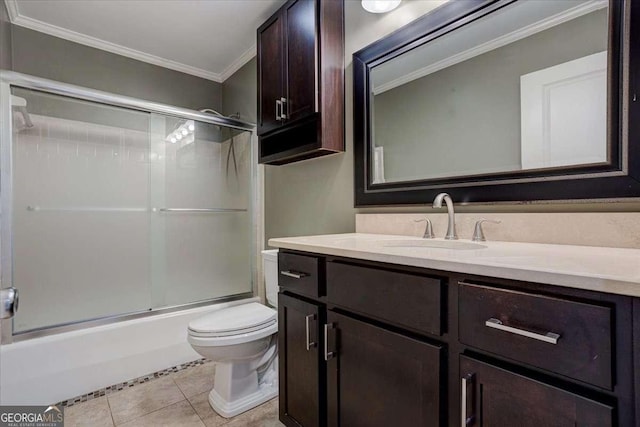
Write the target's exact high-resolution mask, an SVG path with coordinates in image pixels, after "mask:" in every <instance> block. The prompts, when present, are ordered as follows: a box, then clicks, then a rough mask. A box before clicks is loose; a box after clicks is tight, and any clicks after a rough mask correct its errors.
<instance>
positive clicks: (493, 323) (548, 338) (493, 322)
mask: <svg viewBox="0 0 640 427" xmlns="http://www.w3.org/2000/svg"><path fill="white" fill-rule="evenodd" d="M484 325H485V326H488V327H489V328H493V329H499V330H501V331H505V332H509V333H512V334H516V335H521V336H523V337H527V338H533V339H534V340H538V341H543V342H547V343H549V344H558V340H559V339H560V335H558V334H555V333H553V332H547V333H546V334H544V335H543V334H538V333H536V332H531V331H526V330H524V329H518V328H514V327H512V326H507V325H504V324H503V323H502V322H501V321H500V320H498V319H494V318H491V319H489V320H487V321H486V322H484Z"/></svg>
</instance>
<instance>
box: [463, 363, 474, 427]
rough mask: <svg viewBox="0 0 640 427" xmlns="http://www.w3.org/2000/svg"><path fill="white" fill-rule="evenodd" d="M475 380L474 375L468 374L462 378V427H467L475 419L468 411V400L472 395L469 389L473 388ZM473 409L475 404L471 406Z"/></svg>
mask: <svg viewBox="0 0 640 427" xmlns="http://www.w3.org/2000/svg"><path fill="white" fill-rule="evenodd" d="M473 380H474V375H473V374H467V375H465V376H464V377H462V390H461V393H460V396H461V399H460V400H461V401H460V426H461V427H467V426H468V425H469V424H471V423H473V419H474V416H473V414H471V415H468V413H467V410H468V403H469V402H468V398H469V396H470V395H471V393H469V390H468V389H469V387H470V386H471V387H473ZM471 408H473V402H472V404H471Z"/></svg>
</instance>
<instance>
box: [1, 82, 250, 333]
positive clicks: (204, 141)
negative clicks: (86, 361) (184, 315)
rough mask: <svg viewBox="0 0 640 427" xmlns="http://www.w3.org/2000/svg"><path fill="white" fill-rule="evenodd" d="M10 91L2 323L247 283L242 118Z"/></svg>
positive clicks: (143, 307) (21, 327)
mask: <svg viewBox="0 0 640 427" xmlns="http://www.w3.org/2000/svg"><path fill="white" fill-rule="evenodd" d="M12 96H13V97H14V98H12V102H15V103H14V105H24V104H26V106H27V107H26V108H27V111H28V115H25V114H21V112H20V110H19V109H17V108H14V109H12V112H11V113H12V114H11V125H12V137H11V141H10V148H11V151H12V155H11V156H10V158H11V159H12V160H11V163H10V167H9V168H7V170H11V175H10V177H11V180H10V181H11V183H10V184H8V183H3V191H5V190H6V189H7V188H10V190H11V191H10V192H8V193H5V194H12V199H11V203H10V205H11V209H10V210H11V213H12V215H11V218H10V220H6V217H5V225H6V223H7V222H8V223H11V227H8V228H10V230H11V233H9V234H11V235H12V236H11V239H10V241H11V244H10V245H8V246H7V247H9V248H10V251H9V253H10V254H11V257H10V262H8V265H9V266H10V270H11V271H10V273H8V274H7V273H6V272H5V274H4V275H3V280H4V277H5V276H6V278H7V279H8V280H7V282H12V283H13V285H14V286H15V287H16V288H17V289H18V291H19V293H20V308H19V311H18V312H17V314H16V316H15V317H14V319H13V330H12V334H14V335H16V334H22V333H27V332H33V331H38V330H44V329H50V328H56V327H59V326H63V325H68V324H77V323H78V324H79V323H82V322H86V321H91V320H96V319H105V318H117V317H119V316H123V315H126V314H134V313H136V314H137V313H143V312H150V311H155V310H159V309H165V308H168V307H176V306H182V305H186V304H194V303H203V302H211V301H213V300H216V299H221V298H228V297H233V296H240V295H242V296H247V295H248V294H250V293H251V290H252V278H253V274H252V271H253V268H252V267H253V265H252V264H253V254H254V253H255V251H253V241H252V235H253V215H252V200H253V198H252V194H253V193H252V192H253V188H252V178H253V176H252V151H251V134H250V133H249V132H243V131H235V130H231V129H229V128H227V127H221V126H217V125H211V124H206V123H201V122H197V121H196V122H194V121H193V120H185V119H179V118H176V117H172V116H164V115H161V114H155V113H146V112H141V111H137V110H131V109H127V108H119V107H113V106H109V105H105V104H100V103H95V102H88V101H82V100H78V99H75V98H69V97H65V96H58V95H52V94H47V93H44V92H40V91H34V90H29V89H22V88H15V87H14V88H12ZM3 141H4V140H3ZM3 144H4V145H3V153H4V154H6V152H8V150H6V144H5V143H4V142H3ZM3 200H4V199H3ZM3 203H5V205H4V206H6V201H5V202H3ZM6 241H7V233H6V232H5V233H3V242H6ZM9 279H10V280H9Z"/></svg>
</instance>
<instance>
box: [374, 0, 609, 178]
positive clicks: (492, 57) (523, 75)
mask: <svg viewBox="0 0 640 427" xmlns="http://www.w3.org/2000/svg"><path fill="white" fill-rule="evenodd" d="M607 14H608V8H607V2H606V1H576V0H572V1H565V0H557V1H518V2H515V3H513V4H511V5H508V6H506V7H503V8H502V9H500V10H498V11H496V12H494V13H491V14H489V15H487V16H485V17H483V18H481V19H478V20H477V21H475V22H473V23H471V24H468V25H465V26H464V27H462V28H459V29H458V30H456V31H452V32H449V33H447V34H446V35H444V36H442V37H440V38H437V39H435V40H433V41H431V42H429V43H426V44H423V45H421V46H419V47H417V48H415V49H413V50H410V51H408V52H406V53H404V54H402V55H399V56H396V57H395V58H393V59H391V60H389V61H387V62H383V63H381V64H379V65H377V66H375V67H373V68H372V69H371V74H370V76H371V86H370V89H371V94H370V108H371V119H372V144H371V147H372V153H371V159H372V163H373V164H372V168H371V176H370V179H371V181H372V183H373V184H380V183H393V182H403V181H415V180H424V179H434V178H444V177H461V176H471V175H480V174H483V175H484V174H491V173H500V172H516V171H522V170H532V169H544V168H556V167H565V168H566V167H570V166H576V165H585V164H599V163H606V162H608V161H609V159H608V153H609V150H608V146H607V46H608V16H607Z"/></svg>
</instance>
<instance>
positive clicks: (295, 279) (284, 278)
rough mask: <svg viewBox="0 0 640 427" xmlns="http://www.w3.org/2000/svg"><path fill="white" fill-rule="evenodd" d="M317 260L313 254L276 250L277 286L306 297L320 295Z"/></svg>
mask: <svg viewBox="0 0 640 427" xmlns="http://www.w3.org/2000/svg"><path fill="white" fill-rule="evenodd" d="M319 262H320V261H319V259H318V258H317V257H314V256H307V255H297V254H290V253H286V252H282V251H280V252H278V286H280V287H281V288H284V289H286V290H289V291H291V292H294V293H297V294H302V295H306V296H308V297H312V298H318V297H320V295H321V292H320V281H319V280H318V274H319V273H318V264H319Z"/></svg>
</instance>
